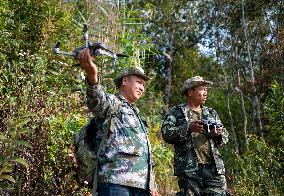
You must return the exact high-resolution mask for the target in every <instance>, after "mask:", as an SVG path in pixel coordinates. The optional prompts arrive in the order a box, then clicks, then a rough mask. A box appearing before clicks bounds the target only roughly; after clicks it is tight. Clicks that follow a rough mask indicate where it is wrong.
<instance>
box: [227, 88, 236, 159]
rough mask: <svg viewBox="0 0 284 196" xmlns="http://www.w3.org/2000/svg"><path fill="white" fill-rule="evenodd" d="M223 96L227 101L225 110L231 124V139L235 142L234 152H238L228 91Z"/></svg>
mask: <svg viewBox="0 0 284 196" xmlns="http://www.w3.org/2000/svg"><path fill="white" fill-rule="evenodd" d="M225 97H226V101H227V111H228V114H229V118H230V124H231V130H232V134H233V141H234V144H235V146H234V147H235V153H237V154H239V143H238V140H237V136H236V133H235V127H234V121H233V117H232V113H231V107H230V95H229V93H225Z"/></svg>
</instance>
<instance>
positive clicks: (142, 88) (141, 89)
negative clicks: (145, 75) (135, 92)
mask: <svg viewBox="0 0 284 196" xmlns="http://www.w3.org/2000/svg"><path fill="white" fill-rule="evenodd" d="M139 90H140V91H142V93H144V91H145V87H144V85H140V86H139Z"/></svg>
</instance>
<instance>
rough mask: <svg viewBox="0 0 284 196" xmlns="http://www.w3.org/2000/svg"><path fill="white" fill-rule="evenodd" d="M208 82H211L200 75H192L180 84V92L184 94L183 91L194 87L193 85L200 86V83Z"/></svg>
mask: <svg viewBox="0 0 284 196" xmlns="http://www.w3.org/2000/svg"><path fill="white" fill-rule="evenodd" d="M209 84H213V82H211V81H207V80H204V79H203V78H202V77H200V76H194V77H191V78H189V79H187V80H186V81H185V82H184V83H183V86H182V89H181V91H182V94H184V95H185V93H186V92H187V91H188V90H189V89H191V88H193V87H195V86H201V85H209Z"/></svg>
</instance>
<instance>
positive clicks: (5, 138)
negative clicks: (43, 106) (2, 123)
mask: <svg viewBox="0 0 284 196" xmlns="http://www.w3.org/2000/svg"><path fill="white" fill-rule="evenodd" d="M34 116H35V114H31V113H26V114H24V115H21V116H19V117H18V118H11V119H9V121H8V122H7V127H6V131H5V132H4V133H0V146H1V151H0V153H1V154H0V188H7V189H12V187H13V184H14V183H16V180H15V177H14V175H13V171H14V168H15V166H16V165H18V166H19V167H21V166H24V167H25V168H26V167H28V163H27V161H26V160H25V159H24V158H22V155H21V153H22V152H24V150H25V149H26V148H32V145H31V143H30V142H28V141H26V140H25V138H26V137H27V136H28V135H29V133H30V132H31V130H30V128H29V127H28V123H29V122H30V121H31V118H32V117H34ZM19 164H20V165H21V166H20V165H19ZM11 183H12V184H11Z"/></svg>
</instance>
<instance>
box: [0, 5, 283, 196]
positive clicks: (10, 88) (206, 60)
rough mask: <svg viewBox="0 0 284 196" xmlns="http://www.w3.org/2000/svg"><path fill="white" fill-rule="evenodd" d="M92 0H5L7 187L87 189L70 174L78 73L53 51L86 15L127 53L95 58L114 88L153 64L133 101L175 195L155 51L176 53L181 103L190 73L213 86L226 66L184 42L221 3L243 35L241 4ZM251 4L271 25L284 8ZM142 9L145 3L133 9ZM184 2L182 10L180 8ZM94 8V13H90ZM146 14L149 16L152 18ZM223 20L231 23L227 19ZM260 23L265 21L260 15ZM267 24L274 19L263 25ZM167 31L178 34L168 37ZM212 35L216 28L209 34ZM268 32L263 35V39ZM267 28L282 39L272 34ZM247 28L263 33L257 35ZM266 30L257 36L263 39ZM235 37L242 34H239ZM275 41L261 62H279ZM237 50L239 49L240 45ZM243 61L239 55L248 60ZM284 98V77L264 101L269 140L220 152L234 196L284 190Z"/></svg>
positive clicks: (94, 33) (219, 101) (1, 137)
mask: <svg viewBox="0 0 284 196" xmlns="http://www.w3.org/2000/svg"><path fill="white" fill-rule="evenodd" d="M88 2H89V7H88V8H86V2H85V1H57V0H50V1H46V0H45V1H29V0H15V1H8V0H3V1H1V5H0V65H1V69H0V128H1V132H0V185H1V187H0V194H1V195H21V194H24V195H48V194H52V195H76V194H77V195H82V194H87V192H88V190H84V189H83V190H76V189H77V188H78V187H77V184H76V182H75V179H74V172H73V167H74V164H76V163H75V162H74V155H73V146H72V144H73V139H74V134H75V133H76V131H78V130H79V128H80V127H81V126H82V125H83V124H84V123H85V122H86V120H87V117H88V115H89V112H87V110H86V107H84V106H85V103H84V100H85V97H84V95H83V93H82V92H83V91H84V87H83V86H84V82H83V81H82V79H81V78H82V71H80V70H79V69H77V68H74V67H72V66H71V65H72V64H73V63H74V62H73V59H71V58H69V57H61V56H55V55H54V54H53V53H52V48H53V46H54V44H55V43H56V42H57V41H60V42H61V43H62V49H63V50H66V51H71V50H74V49H75V48H77V47H79V46H82V45H83V41H82V40H81V36H82V25H83V24H84V23H86V22H90V41H91V42H94V41H101V42H104V43H106V45H107V46H110V49H112V50H114V51H116V52H119V53H124V54H127V55H130V58H124V59H121V60H120V61H119V64H118V66H113V65H112V63H113V61H110V60H106V59H103V58H102V59H101V60H100V62H98V65H99V68H100V73H101V74H102V75H103V78H104V83H103V85H104V86H106V87H107V89H108V90H109V92H115V90H116V89H115V86H114V85H113V81H112V79H113V77H115V74H116V73H117V72H118V71H120V70H121V69H122V68H124V67H128V66H131V65H140V66H142V67H144V68H145V69H146V72H147V73H148V74H149V75H151V74H152V73H153V71H154V74H152V75H151V76H152V79H151V80H150V82H149V84H148V86H147V93H146V95H145V97H144V99H142V100H140V101H139V102H138V103H137V105H138V107H139V108H140V111H141V113H142V114H143V116H145V117H146V118H147V121H148V124H149V134H150V140H151V144H152V152H153V156H154V164H155V167H154V171H155V174H156V179H157V182H158V187H159V191H160V193H161V195H174V192H175V191H177V190H178V186H177V182H176V178H175V177H174V176H173V160H172V159H173V150H172V147H171V146H168V145H166V144H165V143H164V142H163V141H162V138H161V135H160V133H159V129H160V124H161V120H162V106H163V103H162V97H163V93H162V90H163V85H164V84H163V75H162V74H164V72H163V69H162V66H160V65H162V64H163V63H164V62H163V59H161V58H160V59H155V57H153V56H154V55H153V54H156V53H157V52H156V51H160V53H161V54H163V52H165V50H166V47H168V46H172V47H173V48H174V49H177V51H178V52H177V53H176V56H175V59H173V61H172V63H173V65H174V66H173V67H174V69H173V74H172V75H173V78H172V84H173V85H172V91H171V93H172V97H171V105H174V104H176V103H178V102H182V101H183V100H182V96H180V88H181V85H182V83H183V82H184V80H186V79H188V78H189V77H190V76H193V75H201V76H203V77H205V78H206V79H209V80H213V81H214V82H215V81H216V82H217V83H216V84H219V83H218V82H220V83H221V84H222V79H223V77H224V75H223V74H224V73H223V72H221V71H220V68H219V67H218V66H217V65H216V63H215V60H214V59H212V58H210V57H204V56H201V55H200V54H199V53H198V52H197V50H196V49H188V47H187V46H191V45H192V44H193V43H194V42H195V41H196V39H195V38H196V36H197V33H198V32H197V31H198V30H200V29H202V30H205V28H206V26H207V25H208V24H209V23H208V22H205V21H206V17H207V18H208V17H209V19H210V20H212V19H216V17H217V16H218V14H219V13H220V10H222V9H223V8H224V10H225V11H227V12H225V14H224V16H222V17H220V16H219V17H217V19H218V20H215V21H216V24H218V25H219V26H218V28H219V27H220V28H221V27H222V28H221V29H224V30H225V29H231V31H232V32H235V33H236V34H240V32H239V31H241V30H240V28H239V27H240V6H239V5H240V4H239V3H240V2H229V3H228V4H226V5H224V7H222V6H221V5H219V4H218V3H217V4H216V5H215V3H213V2H211V1H201V2H199V3H198V4H195V3H192V4H190V3H188V2H187V1H182V2H178V1H171V2H169V4H167V3H166V4H165V3H161V5H159V3H158V2H154V1H139V3H138V2H135V4H131V3H121V1H113V2H112V3H109V1H100V2H99V1H88ZM253 4H254V3H252V2H249V1H245V7H246V8H247V10H250V12H248V13H249V14H248V15H247V19H249V21H250V20H254V18H255V17H257V16H258V15H256V14H255V12H254V11H255V9H253V7H254V6H253ZM255 5H257V8H256V9H257V10H262V9H260V8H263V9H265V10H268V13H270V15H267V17H268V18H271V19H273V22H271V23H270V24H277V20H279V21H281V20H280V19H281V18H282V17H283V16H282V15H280V14H278V15H277V13H278V9H279V8H278V6H279V5H280V4H277V3H275V4H274V3H272V2H270V3H269V4H263V3H262V1H257V2H256V3H255ZM215 6H217V7H215ZM218 6H219V7H218ZM262 6H263V7H262ZM270 6H271V7H270ZM138 7H139V9H136V8H138ZM184 7H186V9H183V8H184ZM211 7H212V8H211ZM279 7H280V6H279ZM140 8H143V9H140ZM144 8H145V9H144ZM180 8H182V9H183V10H182V9H180ZM192 8H198V9H192ZM221 8H222V9H221ZM258 8H259V9H258ZM219 9H220V10H219ZM193 10H198V11H200V13H199V12H198V11H197V12H195V11H194V12H193ZM279 10H280V9H279ZM228 11H229V12H228ZM92 12H93V13H94V14H91V13H92ZM236 13H238V14H236ZM279 13H280V12H279ZM198 14H199V15H198ZM215 14H217V15H216V16H215ZM161 15H162V16H163V17H161ZM261 16H262V15H261ZM88 19H89V21H88ZM150 19H151V20H152V21H149V20H150ZM210 20H208V21H210ZM224 21H226V22H224ZM227 21H228V23H229V24H226V23H227ZM257 21H258V20H255V21H253V22H251V23H250V26H249V29H253V25H255V24H258V23H257ZM267 21H269V20H267ZM259 22H260V24H262V22H263V21H262V20H259ZM197 23H198V24H199V25H200V26H199V27H197ZM153 24H154V25H153ZM212 24H213V23H212ZM216 24H215V23H214V25H216ZM210 25H211V24H210ZM268 27H269V25H267V29H268ZM218 28H214V29H215V30H216V29H218ZM265 29H266V28H265ZM265 29H264V31H263V32H265ZM219 30H220V29H219ZM256 30H257V29H256ZM258 30H261V28H259V29H258ZM145 31H148V34H145ZM225 32H227V33H228V31H225ZM259 32H260V31H259ZM171 33H173V34H174V37H175V39H172V37H170V35H171ZM199 33H200V32H199ZM214 33H215V32H214V30H213V31H212V32H211V34H210V36H212V35H213V34H214ZM268 33H269V32H268ZM260 34H261V33H259V34H257V35H260ZM224 35H226V34H224ZM265 35H267V34H264V35H263V37H265ZM269 35H271V36H269V37H277V36H276V34H275V35H272V34H271V32H270V34H269ZM279 35H281V34H280V30H279ZM251 36H252V37H255V39H254V40H257V36H254V34H251ZM279 37H281V36H279ZM266 38H267V37H265V40H263V42H261V44H263V45H264V44H265V43H267V39H266ZM239 39H240V40H243V37H242V36H241V34H240V36H239ZM153 40H154V41H155V42H153ZM212 40H214V39H212ZM212 40H211V39H210V41H212ZM279 42H280V43H282V42H283V40H282V42H281V39H280V38H279ZM153 43H155V44H153ZM222 43H223V42H222ZM229 43H230V41H228V40H225V39H224V44H223V45H224V48H223V49H224V50H222V51H221V53H222V54H223V57H224V55H227V54H228V53H229V51H230V49H229V48H228V46H229V45H228V44H229ZM273 43H274V42H273V41H272V42H271V43H270V44H271V46H270V45H265V46H266V47H263V48H264V49H263V52H262V53H263V54H261V56H262V57H266V56H268V57H269V58H267V59H263V62H264V67H265V66H266V65H267V64H269V65H270V62H272V63H273V66H272V67H276V68H277V67H281V65H282V64H283V63H282V64H281V62H282V61H281V55H278V51H281V48H280V47H281V44H278V45H279V46H274V45H273ZM275 43H276V42H275ZM211 44H212V43H211ZM158 45H159V48H158ZM213 45H214V44H212V45H211V46H213ZM221 45H222V44H221ZM164 46H166V47H164ZM181 48H183V49H181ZM240 48H241V49H242V47H240ZM173 51H174V50H173ZM265 51H269V52H270V53H266V52H265ZM219 52H220V51H219ZM241 52H242V53H243V49H242V51H241ZM256 55H257V54H256ZM244 56H245V54H240V57H239V58H243V59H244V58H245V57H244ZM160 57H161V56H160ZM221 57H222V55H221ZM255 59H261V58H258V57H256V58H255ZM227 60H228V61H227ZM229 60H231V59H230V58H229V56H228V59H226V58H224V59H223V61H224V62H226V63H227V64H228V65H232V66H233V65H235V62H234V63H231V62H232V60H231V61H229ZM245 62H246V61H241V62H240V63H241V65H242V64H245ZM267 62H269V63H267ZM227 64H226V65H227ZM232 66H228V67H226V68H225V70H226V71H228V73H231V71H232V68H233V67H232ZM236 66H237V65H236ZM238 66H239V65H238ZM257 67H259V66H257ZM265 69H266V70H269V72H268V73H271V72H273V70H274V73H273V74H270V75H271V78H274V77H272V76H275V75H277V74H279V75H280V73H281V70H280V72H279V73H278V72H275V69H270V67H269V66H267V67H266V68H265ZM259 70H261V69H259ZM259 70H258V71H257V73H259ZM271 70H272V71H271ZM245 71H247V70H245ZM221 73H222V74H221ZM264 73H265V70H264ZM228 76H229V77H232V79H231V80H229V81H228V82H229V84H228V86H230V87H233V86H234V82H233V80H234V78H233V73H232V74H231V75H230V74H229V75H228ZM260 81H261V80H260ZM269 81H270V80H268V82H269ZM258 88H259V89H258V90H260V91H261V92H262V91H263V89H260V88H261V86H259V87H258ZM209 93H210V94H209V97H208V105H209V106H210V107H213V108H214V109H216V110H217V111H218V112H219V113H220V116H221V118H222V120H223V121H225V122H227V119H226V118H224V117H226V109H225V100H224V96H223V92H222V89H221V90H218V91H215V90H214V91H211V90H209ZM232 100H233V103H235V104H232V105H233V106H232V113H233V115H234V116H233V118H234V119H235V120H236V122H237V125H236V126H237V128H239V130H241V123H239V122H241V121H240V116H241V115H240V111H239V107H238V104H239V103H238V97H237V96H235V95H234V94H233V95H232ZM283 105H284V104H283V89H281V85H280V84H277V83H275V84H273V85H272V88H271V91H270V92H269V93H268V94H267V97H266V101H265V107H266V108H265V115H266V119H265V141H264V140H259V139H256V138H254V137H250V142H249V144H250V146H249V148H250V151H249V152H246V154H244V155H242V156H237V155H235V154H233V153H231V149H233V147H232V144H231V143H230V144H229V145H228V149H227V148H226V150H224V153H223V154H224V155H225V156H226V157H225V160H226V161H227V163H226V164H227V173H228V179H229V182H230V187H234V189H235V192H236V194H239V195H251V194H252V193H253V194H256V195H257V194H262V193H263V194H266V195H269V194H270V195H278V194H281V193H283V192H284V190H283V188H282V187H283V185H282V184H281V182H283V177H282V176H281V174H282V173H283V171H282V170H283V169H282V170H281V168H283V163H282V162H283V150H282V149H281V147H282V146H283V141H284V139H283V133H282V132H283V128H284V127H283V123H282V122H283ZM227 124H228V122H227ZM227 127H228V126H227ZM237 134H239V135H241V133H237ZM243 169H244V170H243ZM281 172H282V173H281Z"/></svg>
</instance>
